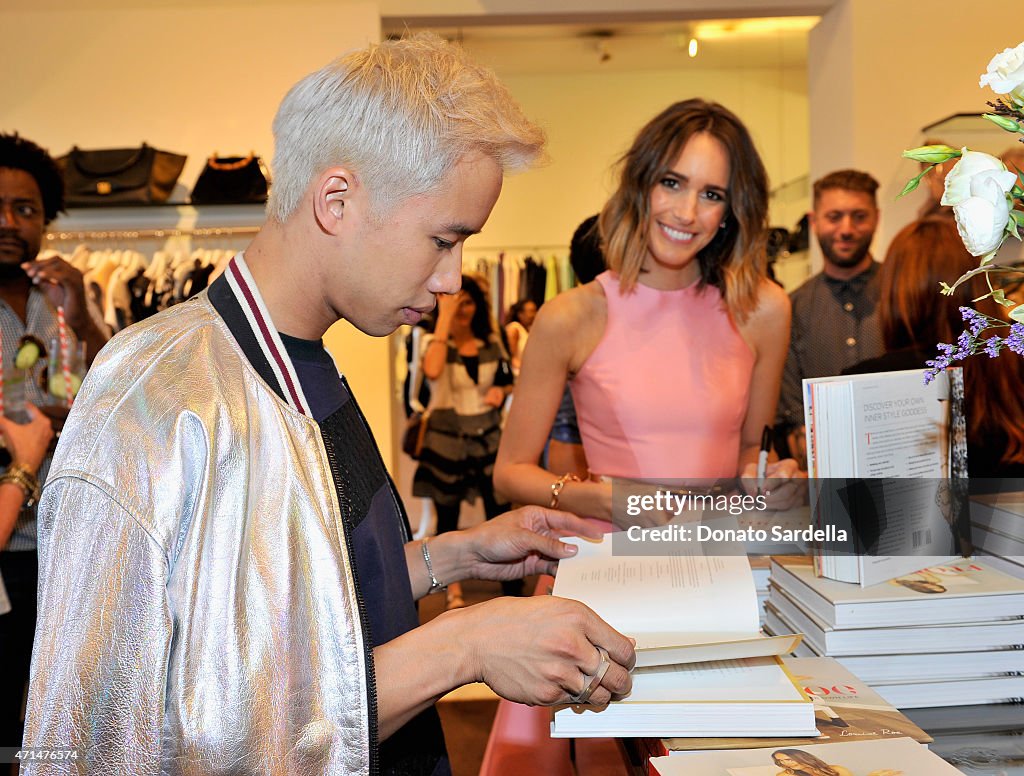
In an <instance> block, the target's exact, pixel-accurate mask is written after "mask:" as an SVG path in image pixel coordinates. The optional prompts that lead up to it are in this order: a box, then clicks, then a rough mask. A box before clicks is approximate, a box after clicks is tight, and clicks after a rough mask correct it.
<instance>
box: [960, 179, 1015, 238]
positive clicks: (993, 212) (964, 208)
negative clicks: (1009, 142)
mask: <svg viewBox="0 0 1024 776" xmlns="http://www.w3.org/2000/svg"><path fill="white" fill-rule="evenodd" d="M1011 174H1012V173H1011ZM997 175H998V173H993V172H991V171H989V172H983V173H980V174H978V175H976V176H975V177H974V179H972V181H971V196H969V197H967V198H966V199H964V200H963V201H961V202H959V203H958V204H957V205H955V206H954V207H953V215H954V216H956V228H957V231H958V232H960V238H961V239H962V240H963V241H964V247H965V248H967V250H968V251H969V252H970V254H971V255H972V256H984V255H985V254H987V253H991V252H992V251H994V250H996V249H997V248H998V247H999V246H1000V245H1001V244H1002V242H1003V240H1004V239H1005V237H1006V223H1007V222H1008V221H1009V220H1010V203H1009V201H1008V199H1007V195H1006V190H1005V189H1004V188H1003V186H1002V185H1001V184H1000V182H999V180H998V179H997V177H996V176H997Z"/></svg>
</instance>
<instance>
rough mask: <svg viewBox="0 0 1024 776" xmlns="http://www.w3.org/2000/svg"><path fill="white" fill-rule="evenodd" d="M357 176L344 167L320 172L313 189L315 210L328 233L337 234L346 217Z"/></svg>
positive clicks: (317, 218)
mask: <svg viewBox="0 0 1024 776" xmlns="http://www.w3.org/2000/svg"><path fill="white" fill-rule="evenodd" d="M354 180H355V176H353V175H352V173H351V172H350V171H349V170H348V169H346V168H343V167H331V168H330V169H327V170H324V171H323V172H322V173H320V176H319V177H318V178H317V182H316V186H315V188H314V190H313V212H314V214H315V215H316V221H317V224H319V226H320V228H321V229H322V230H323V231H324V232H325V233H326V234H332V235H333V234H337V233H338V230H339V229H340V228H341V226H342V222H343V219H344V217H345V203H346V200H347V199H348V197H349V194H350V192H351V190H352V185H353V182H354Z"/></svg>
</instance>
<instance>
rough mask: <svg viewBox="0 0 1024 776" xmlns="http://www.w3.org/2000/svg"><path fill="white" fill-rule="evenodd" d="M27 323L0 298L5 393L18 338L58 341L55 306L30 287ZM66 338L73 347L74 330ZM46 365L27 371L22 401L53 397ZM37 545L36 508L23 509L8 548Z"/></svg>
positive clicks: (42, 402)
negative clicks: (44, 380)
mask: <svg viewBox="0 0 1024 776" xmlns="http://www.w3.org/2000/svg"><path fill="white" fill-rule="evenodd" d="M25 317H26V318H27V322H26V323H22V321H21V318H19V317H18V314H17V313H15V312H14V310H12V309H11V307H10V305H8V304H7V303H6V302H4V301H3V300H0V332H2V335H3V367H4V395H5V397H6V396H7V395H8V392H9V391H10V388H9V385H10V379H11V372H12V371H13V369H14V358H15V356H16V355H17V353H18V340H20V339H21V338H22V337H23V336H24V335H26V334H32V335H33V336H35V337H36V338H37V339H39V340H40V342H42V343H43V345H45V346H46V348H47V350H48V351H49V350H50V349H51V348H52V347H53V346H54V345H55V344H56V343H57V341H58V336H59V334H58V325H57V308H56V307H54V306H53V305H52V304H50V301H49V300H48V299H47V298H46V295H45V294H43V292H42V291H40V290H39V289H36V288H33V289H32V290H31V291H29V295H28V306H27V308H26V313H25ZM68 339H69V343H70V344H71V347H72V349H73V348H74V347H75V346H76V344H77V342H78V340H77V338H76V337H75V333H74V332H73V331H72V330H71V328H70V327H68ZM44 367H45V360H44V359H40V360H39V362H38V363H37V364H36V365H35V366H34V367H33V368H32V369H31V370H29V371H28V372H27V374H26V377H25V400H26V401H29V402H32V403H33V404H35V405H36V406H37V407H41V406H43V405H45V404H52V403H53V402H54V399H53V398H52V397H51V396H49V395H48V394H47V393H46V391H45V390H44V388H43V385H42V374H43V369H44ZM49 468H50V458H49V456H47V457H46V460H44V461H43V465H42V466H41V467H40V469H39V481H40V482H43V481H44V480H45V479H46V473H47V472H48V471H49ZM35 548H36V510H35V507H32V508H31V509H23V510H22V511H21V514H20V515H19V516H18V521H17V522H16V523H15V524H14V532H13V533H12V534H11V540H10V542H9V543H8V545H7V548H6V549H7V550H11V551H17V550H34V549H35Z"/></svg>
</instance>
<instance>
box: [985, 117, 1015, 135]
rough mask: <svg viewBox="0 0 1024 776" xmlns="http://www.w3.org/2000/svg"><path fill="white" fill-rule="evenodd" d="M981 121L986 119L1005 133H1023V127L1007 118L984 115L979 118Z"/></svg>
mask: <svg viewBox="0 0 1024 776" xmlns="http://www.w3.org/2000/svg"><path fill="white" fill-rule="evenodd" d="M981 117H982V118H983V119H988V120H989V121H991V122H992V123H993V124H995V125H996V126H997V127H999V128H1000V129H1005V130H1006V131H1007V132H1020V133H1024V127H1022V126H1021V125H1020V124H1019V123H1018V122H1016V121H1014V120H1013V119H1011V118H1009V117H1008V116H998V115H996V114H994V113H984V114H982V116H981Z"/></svg>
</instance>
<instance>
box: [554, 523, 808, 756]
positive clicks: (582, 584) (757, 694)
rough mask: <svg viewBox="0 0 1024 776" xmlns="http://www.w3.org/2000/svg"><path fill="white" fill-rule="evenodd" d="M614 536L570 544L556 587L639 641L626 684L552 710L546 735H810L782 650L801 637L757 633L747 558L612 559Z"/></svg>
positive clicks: (802, 697) (803, 698)
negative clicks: (609, 697)
mask: <svg viewBox="0 0 1024 776" xmlns="http://www.w3.org/2000/svg"><path fill="white" fill-rule="evenodd" d="M615 536H616V535H613V534H610V535H607V536H606V537H605V539H604V540H602V541H599V542H591V541H587V540H584V539H569V540H567V541H570V542H573V543H575V544H576V545H577V546H578V547H579V552H578V553H577V554H576V556H574V557H573V558H569V559H567V560H563V561H561V562H560V563H559V568H558V575H557V576H556V577H555V586H554V590H553V591H552V594H553V595H556V596H560V597H563V598H572V599H575V600H578V601H582V602H583V603H585V604H586V605H587V606H589V607H590V608H591V609H593V610H594V611H595V612H597V613H598V614H599V615H600V616H601V617H602V618H603V619H604V620H605V621H607V622H608V623H609V624H610V625H611V626H612V627H614V628H616V629H617V630H618V631H620V632H621V633H624V634H626V635H628V636H631V637H633V638H634V639H636V656H637V660H636V668H635V669H634V671H633V689H632V692H631V693H630V695H629V696H628V697H627V698H624V699H622V700H620V701H615V702H612V703H610V704H608V705H607V706H603V707H598V706H593V705H568V706H563V707H560V708H556V709H555V710H554V713H553V721H552V725H551V735H552V736H553V737H555V738H581V737H606V736H619V737H630V736H659V737H662V736H664V737H668V736H772V737H777V736H786V737H789V736H813V735H816V732H817V731H816V729H815V726H814V704H813V702H812V700H811V698H810V697H809V696H808V695H807V693H805V692H804V691H803V689H802V688H801V687H800V685H799V683H797V682H795V681H794V680H793V677H792V676H791V675H790V673H789V672H788V671H786V669H785V668H784V667H783V665H782V661H781V659H780V658H779V655H783V654H788V653H789V652H791V651H792V650H793V649H795V648H796V646H797V645H798V644H799V643H800V637H799V636H793V635H782V634H780V635H777V636H775V637H772V638H769V637H766V636H764V635H763V634H761V632H760V629H759V627H758V616H757V597H756V594H755V592H754V581H753V576H752V574H751V570H750V564H749V562H748V561H747V558H746V556H745V555H727V556H715V557H706V556H704V555H702V554H700V553H696V554H684V553H681V554H679V555H667V556H662V555H659V556H637V555H625V554H620V555H615V554H613V551H612V547H613V542H614V541H615V539H614V537H615ZM618 538H619V539H620V540H621V539H623V535H618ZM620 549H621V550H623V551H626V550H628V549H629V548H628V547H625V546H623V547H621V548H620Z"/></svg>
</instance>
